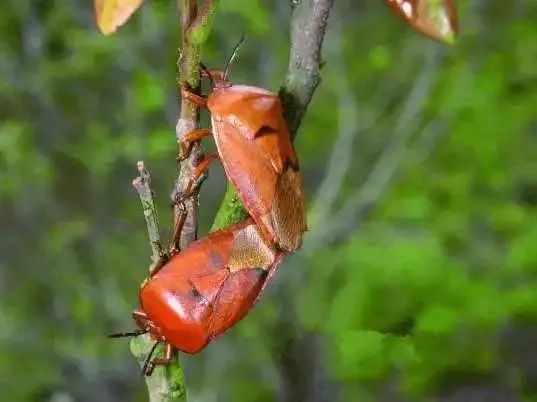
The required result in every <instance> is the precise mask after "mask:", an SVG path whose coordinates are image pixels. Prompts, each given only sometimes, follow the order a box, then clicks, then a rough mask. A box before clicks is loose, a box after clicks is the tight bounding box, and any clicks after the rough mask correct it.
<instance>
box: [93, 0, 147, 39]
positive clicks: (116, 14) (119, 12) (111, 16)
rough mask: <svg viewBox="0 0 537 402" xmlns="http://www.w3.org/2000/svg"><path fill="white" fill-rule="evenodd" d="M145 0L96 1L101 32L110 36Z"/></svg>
mask: <svg viewBox="0 0 537 402" xmlns="http://www.w3.org/2000/svg"><path fill="white" fill-rule="evenodd" d="M142 1H143V0H94V1H93V3H94V6H95V19H96V21H97V26H98V27H99V30H100V31H101V32H102V33H103V34H105V35H110V34H112V33H114V32H115V31H116V29H117V28H118V27H120V26H121V25H123V24H124V23H125V22H127V20H128V19H129V17H130V16H131V15H132V13H134V12H135V11H136V10H137V9H138V8H139V7H140V6H141V5H142Z"/></svg>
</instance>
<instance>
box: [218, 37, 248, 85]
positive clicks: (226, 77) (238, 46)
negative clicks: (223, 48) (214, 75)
mask: <svg viewBox="0 0 537 402" xmlns="http://www.w3.org/2000/svg"><path fill="white" fill-rule="evenodd" d="M245 40H246V36H245V35H242V36H241V38H240V39H239V42H238V43H237V44H236V45H235V48H234V49H233V53H231V56H230V58H229V60H228V61H227V63H226V68H224V77H223V79H224V81H227V80H228V77H229V67H230V66H231V63H233V61H234V60H235V59H236V58H237V56H238V55H239V49H240V47H241V46H242V44H243V43H244V41H245Z"/></svg>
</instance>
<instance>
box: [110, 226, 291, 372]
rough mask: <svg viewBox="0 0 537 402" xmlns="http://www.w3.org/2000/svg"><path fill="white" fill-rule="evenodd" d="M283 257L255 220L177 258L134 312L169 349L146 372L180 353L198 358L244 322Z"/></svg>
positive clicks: (144, 289) (150, 282)
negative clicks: (197, 354) (239, 323)
mask: <svg viewBox="0 0 537 402" xmlns="http://www.w3.org/2000/svg"><path fill="white" fill-rule="evenodd" d="M282 257H283V253H281V252H278V251H276V250H274V249H273V248H271V247H269V246H268V245H266V244H265V243H264V241H263V239H262V237H261V235H260V232H259V228H258V227H257V226H256V225H255V224H254V222H253V221H252V220H251V219H247V220H245V221H244V222H241V223H238V224H236V225H234V226H232V227H230V228H228V229H224V230H220V231H217V232H213V233H211V234H209V235H208V236H206V237H203V238H201V239H200V240H197V241H196V242H194V243H192V244H191V245H190V246H189V247H187V248H186V249H185V250H183V251H181V252H179V253H177V254H175V255H174V256H173V257H172V258H171V259H170V261H169V262H168V263H167V264H166V265H164V266H163V267H162V268H161V269H160V270H159V271H157V272H156V273H155V274H154V275H153V276H151V277H150V278H148V279H147V280H146V281H145V282H144V283H143V284H142V286H141V288H140V294H139V296H140V309H139V310H136V311H135V312H134V313H133V317H134V320H135V321H136V323H137V324H138V326H139V327H140V330H138V331H135V332H132V333H127V334H114V335H111V337H120V336H128V335H138V334H142V333H147V332H148V333H149V334H150V335H151V336H152V337H153V338H154V339H155V341H156V342H157V343H158V342H163V343H164V344H165V355H164V358H163V359H152V356H151V354H150V355H149V357H148V359H147V362H146V364H145V367H144V369H143V371H144V373H145V374H146V375H150V374H151V373H152V371H153V369H154V367H155V366H156V365H159V364H164V365H165V364H169V363H170V361H171V359H172V357H173V354H174V352H175V350H180V351H183V352H186V353H197V352H199V351H200V350H202V349H203V348H204V347H205V346H207V344H208V343H209V342H210V341H211V340H212V339H213V338H214V337H216V336H218V335H220V334H222V333H223V332H225V331H226V330H227V329H229V328H230V327H232V326H233V325H234V324H235V323H237V322H238V321H239V320H241V319H242V318H243V317H244V316H245V315H246V314H247V313H248V311H249V310H250V308H251V307H252V306H253V305H254V303H255V301H256V300H257V299H258V298H259V296H260V294H261V292H262V291H263V289H264V288H265V286H266V285H267V283H268V280H269V278H270V277H271V276H272V275H273V274H274V272H275V270H276V269H277V267H278V265H279V263H280V261H281V259H282Z"/></svg>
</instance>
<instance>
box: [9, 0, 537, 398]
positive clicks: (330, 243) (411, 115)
mask: <svg viewBox="0 0 537 402" xmlns="http://www.w3.org/2000/svg"><path fill="white" fill-rule="evenodd" d="M174 3H175V2H174V1H164V0H161V1H148V2H147V4H146V5H144V6H143V8H142V9H141V10H140V11H139V12H137V14H136V15H135V16H134V17H133V19H132V20H131V21H130V22H129V23H128V24H127V26H126V27H124V28H122V29H120V31H119V32H118V33H117V34H116V35H113V36H111V37H104V36H101V35H100V34H99V33H98V32H97V30H96V28H95V26H94V22H93V8H92V4H91V2H90V1H89V0H85V1H65V2H50V1H45V0H7V1H6V0H4V1H3V2H2V9H1V13H0V205H1V209H0V236H1V241H0V296H1V304H0V400H1V401H53V402H69V401H103V402H108V401H144V400H147V396H146V394H145V386H144V383H143V380H142V378H141V375H140V371H139V368H138V366H137V364H136V363H135V361H134V359H133V358H132V356H131V355H130V353H129V350H128V343H127V342H126V341H124V342H122V341H111V340H109V339H106V338H105V334H107V333H109V332H113V331H117V330H124V329H130V328H131V327H132V325H133V324H132V322H131V319H130V313H131V311H132V310H133V308H135V307H136V305H137V289H138V286H139V284H140V283H141V281H142V279H143V278H144V276H145V274H146V270H147V266H148V263H149V255H150V250H149V247H148V244H147V240H146V233H145V225H144V222H143V218H142V213H141V209H140V205H139V201H138V199H137V196H136V193H135V192H134V191H133V190H132V188H131V186H130V182H131V179H132V178H133V177H134V176H135V174H136V169H135V164H136V161H137V160H139V159H143V160H145V161H146V163H147V165H148V166H149V167H150V169H151V172H152V175H153V183H154V188H155V190H156V194H157V199H158V204H159V207H160V214H161V222H162V223H163V227H165V228H166V229H167V226H169V225H166V223H168V222H170V211H169V208H168V194H169V192H170V189H171V186H172V182H173V178H174V176H175V160H174V159H175V151H176V149H175V142H174V141H175V137H174V127H175V120H176V117H177V113H178V102H177V95H176V88H175V79H176V78H175V64H176V59H177V54H178V53H177V44H178V43H179V41H180V38H179V34H178V33H179V26H178V20H177V13H176V11H175V4H174ZM335 3H336V4H335V8H334V10H333V12H332V15H331V18H330V22H329V30H328V33H327V37H326V40H325V45H324V52H323V54H324V60H325V64H324V66H323V70H322V75H323V82H322V84H321V86H320V87H319V88H318V90H317V92H316V94H315V96H314V99H313V102H312V104H311V105H310V108H309V112H308V114H307V116H306V119H305V121H304V123H303V125H302V127H301V129H300V131H299V133H298V137H297V142H296V148H297V151H298V155H299V158H300V161H301V167H302V173H303V176H304V181H305V186H306V190H307V194H308V201H309V209H310V219H309V220H310V225H309V226H310V231H309V232H308V234H307V237H306V238H305V243H304V248H303V251H302V252H300V253H298V254H296V255H294V256H292V257H290V258H288V259H287V260H286V262H285V264H284V265H283V266H282V268H281V269H280V272H279V275H278V277H277V278H276V280H275V282H274V283H273V284H272V286H271V287H270V288H269V290H268V292H267V293H266V294H265V296H264V298H263V299H262V301H261V302H260V303H259V304H258V305H257V306H256V307H255V309H254V310H253V312H252V313H251V314H250V315H249V316H248V317H247V318H246V319H245V320H243V321H242V322H240V323H239V324H238V325H237V326H236V327H234V328H233V329H232V330H231V331H230V332H229V333H227V334H226V335H225V336H223V337H222V338H220V339H218V340H217V341H215V342H213V343H212V344H211V345H210V346H209V347H208V348H207V349H206V350H205V351H204V352H202V353H201V354H199V355H196V356H184V355H183V356H181V361H182V363H183V365H184V367H185V370H186V377H187V385H188V391H189V401H191V402H216V401H219V402H220V401H222V402H226V401H237V402H243V401H244V402H247V401H260V402H264V401H289V402H291V401H299V402H300V401H313V402H321V401H358V402H369V401H380V402H405V401H410V402H413V401H442V402H447V401H450V402H478V401H479V402H489V401H497V402H510V401H521V402H529V401H537V325H536V323H537V212H536V204H537V144H536V143H537V136H536V131H537V130H536V128H537V118H536V111H537V92H536V88H537V24H536V21H537V4H536V2H535V1H527V0H513V1H503V0H488V1H484V0H467V1H459V12H460V31H461V32H460V40H459V41H458V43H457V44H456V45H455V46H454V47H451V48H447V47H444V46H442V45H438V44H435V43H433V42H431V41H429V40H428V39H426V38H424V37H421V36H419V35H417V34H415V33H414V32H413V31H411V30H410V29H408V28H407V27H406V26H405V25H404V24H403V23H402V22H401V21H400V20H399V19H398V18H396V17H395V16H394V15H392V13H391V12H390V11H389V10H388V9H387V8H386V7H384V6H383V5H382V3H381V1H379V0H364V1H356V0H336V2H335ZM289 19H290V7H289V2H288V1H286V0H278V1H269V0H265V1H253V0H222V1H221V7H220V10H219V12H218V14H217V17H216V21H215V27H214V30H213V33H212V34H211V36H210V38H209V42H208V44H207V46H206V47H205V49H204V54H203V60H204V61H205V63H206V64H208V65H210V66H214V67H219V66H222V65H223V63H224V61H225V60H226V58H227V56H228V55H229V53H230V50H231V49H232V47H233V45H234V44H235V43H236V41H237V40H238V38H239V37H240V36H241V35H242V34H243V33H245V34H246V35H247V36H248V40H247V42H246V44H245V46H244V47H243V49H242V50H241V54H240V57H239V60H238V62H237V63H236V64H235V65H234V67H233V72H232V78H233V80H234V81H235V82H237V83H250V84H253V85H258V86H265V87H268V88H272V89H274V90H277V88H278V87H279V85H280V84H281V83H282V80H283V77H284V74H285V70H286V67H287V57H288V48H289V39H288V24H289ZM204 125H208V120H207V117H206V116H205V117H204ZM206 145H207V149H212V148H213V145H212V144H211V142H210V141H207V142H206ZM224 189H225V178H224V176H223V174H222V171H221V169H220V168H219V167H216V166H215V167H213V168H212V170H211V174H210V178H209V180H208V181H207V182H205V184H204V186H203V191H202V196H201V230H200V234H203V233H206V232H207V230H208V228H209V227H210V224H211V221H212V218H213V216H214V213H215V211H216V209H217V207H218V205H219V201H220V200H221V197H222V195H223V192H224Z"/></svg>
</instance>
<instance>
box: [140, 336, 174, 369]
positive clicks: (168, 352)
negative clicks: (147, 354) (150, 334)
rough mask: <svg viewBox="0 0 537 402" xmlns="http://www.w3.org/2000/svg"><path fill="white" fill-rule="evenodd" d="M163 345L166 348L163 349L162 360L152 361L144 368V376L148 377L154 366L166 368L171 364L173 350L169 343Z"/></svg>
mask: <svg viewBox="0 0 537 402" xmlns="http://www.w3.org/2000/svg"><path fill="white" fill-rule="evenodd" d="M165 345H166V346H165V347H164V358H162V359H153V360H151V361H150V362H149V363H148V364H147V365H146V366H145V370H144V374H145V375H146V376H150V375H151V374H152V373H153V370H154V369H155V367H156V366H158V365H162V366H166V365H168V364H170V363H171V362H172V360H173V355H174V352H175V349H174V347H173V346H172V345H171V344H170V343H166V344H165Z"/></svg>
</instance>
